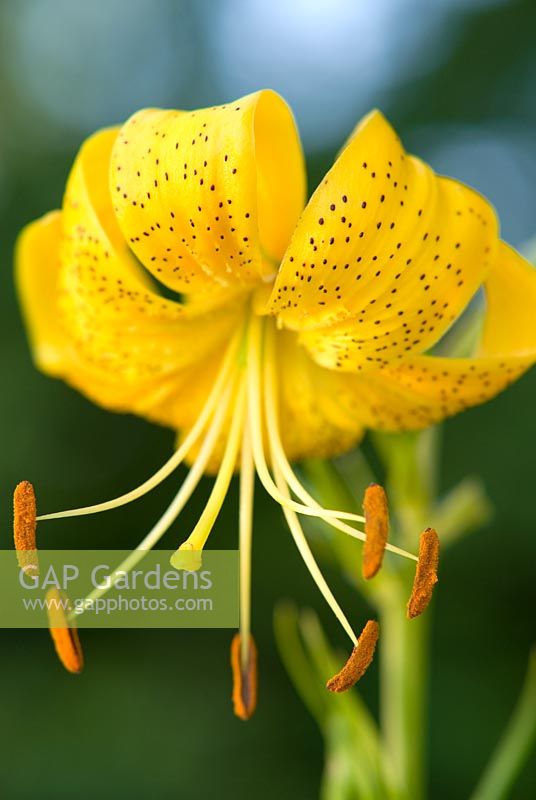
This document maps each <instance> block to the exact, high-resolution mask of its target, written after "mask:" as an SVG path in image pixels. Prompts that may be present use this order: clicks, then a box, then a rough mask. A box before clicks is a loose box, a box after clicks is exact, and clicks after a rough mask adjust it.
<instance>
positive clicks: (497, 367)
mask: <svg viewBox="0 0 536 800" xmlns="http://www.w3.org/2000/svg"><path fill="white" fill-rule="evenodd" d="M305 194H306V189H305V175H304V163H303V156H302V151H301V147H300V142H299V139H298V134H297V131H296V127H295V124H294V121H293V118H292V115H291V112H290V110H289V109H288V107H287V105H286V104H285V102H284V101H283V100H282V99H281V98H280V97H279V96H278V95H276V94H275V93H273V92H271V91H262V92H258V93H256V94H252V95H249V96H247V97H244V98H242V99H241V100H238V101H236V102H235V103H231V104H229V105H225V106H220V107H217V108H209V109H202V110H197V111H192V112H185V111H162V110H154V109H151V110H144V111H140V112H139V113H137V114H135V115H134V116H133V117H131V119H130V120H128V122H126V123H125V125H123V127H121V128H116V129H115V128H114V129H110V130H104V131H101V132H99V133H97V134H95V135H94V136H93V137H91V138H90V139H89V140H88V141H87V142H86V143H85V144H84V145H83V147H82V149H81V151H80V153H79V154H78V156H77V158H76V161H75V164H74V166H73V169H72V172H71V175H70V178H69V181H68V185H67V190H66V194H65V199H64V203H63V207H62V210H61V211H54V212H52V213H50V214H48V215H47V216H45V217H44V218H43V219H41V220H38V221H37V222H34V223H32V224H31V225H29V226H28V227H27V228H26V229H25V231H24V232H23V234H22V235H21V238H20V241H19V245H18V251H17V280H18V287H19V292H20V296H21V300H22V305H23V307H24V312H25V317H26V321H27V325H28V329H29V333H30V338H31V343H32V348H33V353H34V358H35V361H36V363H37V365H38V367H39V368H40V369H41V370H43V371H44V372H46V373H48V374H49V375H53V376H56V377H60V378H62V379H64V380H65V381H67V382H68V383H69V384H70V385H72V386H74V387H75V388H77V389H78V390H80V391H81V392H82V393H83V394H85V395H86V396H87V397H89V398H90V399H92V400H93V401H94V402H96V403H98V404H99V405H101V406H103V407H105V408H107V409H110V410H113V411H120V412H130V413H134V414H138V415H140V416H142V417H145V418H146V419H149V420H151V421H154V422H157V423H160V424H163V425H166V426H169V427H170V428H173V429H174V430H176V431H178V432H180V434H179V440H178V446H177V450H176V452H175V453H174V454H173V455H172V457H171V458H170V459H169V461H168V462H167V463H166V464H165V465H164V466H163V467H162V468H161V469H160V470H159V471H158V472H157V473H156V475H154V476H153V477H151V478H149V479H148V480H147V481H146V482H145V483H144V484H143V485H142V486H141V487H138V488H137V489H134V490H133V491H131V492H129V493H127V494H126V495H123V496H122V497H120V498H116V499H115V500H111V501H108V502H105V503H101V504H98V505H96V506H90V507H87V508H82V509H74V510H70V511H64V512H59V513H57V514H47V515H43V516H41V517H39V519H52V518H58V517H66V516H76V515H79V514H85V513H94V512H97V511H103V510H106V509H109V508H114V507H116V506H118V505H121V504H123V503H126V502H129V501H131V500H134V499H136V498H138V497H140V496H141V495H142V494H144V493H145V492H146V491H149V490H150V489H151V488H153V487H154V486H156V485H157V484H158V483H159V482H160V481H161V480H163V479H164V478H165V477H167V476H168V475H169V474H170V473H171V472H172V471H173V470H174V469H175V468H176V467H177V466H178V465H179V463H181V462H182V461H184V460H187V461H188V463H189V464H190V465H191V468H190V472H189V473H188V476H187V478H186V479H185V481H184V482H183V484H182V486H181V487H180V490H179V492H178V494H177V496H176V498H175V499H174V501H173V502H172V504H171V506H170V507H169V508H168V509H167V511H166V512H165V514H164V515H163V517H162V518H161V519H160V520H159V521H158V522H157V524H156V525H155V527H154V528H153V530H152V531H151V532H150V533H149V534H148V535H147V536H146V537H145V539H144V540H143V541H142V542H141V544H140V545H139V547H138V549H137V550H136V551H135V554H134V556H133V557H132V559H131V560H130V562H129V563H130V565H133V563H135V562H136V559H138V560H139V558H141V557H142V555H143V551H144V550H145V549H147V548H150V547H152V546H154V545H155V544H156V542H157V541H158V540H159V539H160V537H161V536H162V535H163V534H164V533H165V531H166V530H168V528H169V527H170V525H171V524H172V523H173V522H174V520H175V519H176V517H177V515H178V513H179V512H180V510H181V509H182V508H183V507H184V505H185V503H186V502H187V500H188V498H189V497H190V495H191V494H192V492H193V491H194V489H195V487H196V485H197V483H198V482H199V480H200V478H201V476H202V475H203V474H204V473H213V474H215V475H216V479H215V482H214V488H213V490H212V493H211V495H210V498H209V501H208V504H207V506H206V508H205V510H204V511H203V514H202V516H201V518H200V520H199V522H198V524H197V525H196V527H195V530H194V531H193V532H192V534H191V536H190V537H189V538H188V539H187V541H186V542H184V543H182V545H181V547H180V548H179V550H178V551H177V553H176V554H175V557H174V559H173V563H174V564H175V566H178V567H185V566H187V567H189V568H193V567H196V566H198V564H199V558H200V552H201V550H202V548H203V546H204V544H205V542H206V540H207V537H208V535H209V533H210V530H211V528H212V526H213V524H214V522H215V520H216V517H217V515H218V512H219V510H220V508H221V505H222V503H223V500H224V498H225V495H226V492H227V489H228V486H229V483H230V481H231V478H232V475H233V473H234V471H235V470H236V469H237V468H238V469H239V470H240V490H241V499H240V524H239V528H240V535H239V538H240V552H241V579H242V580H241V606H242V607H241V636H240V653H241V657H240V661H241V667H242V670H243V674H244V675H246V676H247V674H248V664H249V663H250V650H251V648H250V646H249V643H250V641H251V638H250V599H249V594H250V551H251V535H252V513H253V487H254V477H255V472H256V473H257V475H258V476H259V478H260V481H261V483H262V484H263V486H264V487H265V489H266V490H267V491H268V492H269V494H270V495H271V496H272V497H273V498H274V499H275V500H276V501H277V502H278V503H280V504H281V506H282V507H283V510H284V513H285V516H286V519H287V522H288V525H289V527H290V530H291V532H292V535H293V536H294V539H295V541H296V544H297V546H298V548H299V550H300V553H301V554H302V556H303V558H304V560H305V562H306V564H307V566H308V567H309V569H310V571H311V574H312V576H313V578H314V580H315V581H316V582H317V584H318V586H319V588H320V590H321V591H322V593H323V595H324V597H325V598H326V600H327V601H328V603H329V604H330V606H331V607H332V608H333V610H334V612H335V614H336V616H337V617H338V619H339V620H340V622H341V624H342V625H343V627H344V629H345V630H346V632H347V633H348V635H349V636H350V639H351V640H352V642H353V644H354V645H356V644H357V642H358V637H357V636H356V634H355V633H354V631H353V629H352V626H351V625H350V623H349V622H348V620H347V618H346V617H345V615H344V613H343V612H342V610H341V608H340V607H339V606H338V604H337V602H336V600H335V598H334V597H333V595H332V593H331V591H330V589H329V587H328V585H327V584H326V582H325V580H324V578H323V577H322V574H321V572H320V570H319V568H318V566H317V564H316V562H315V560H314V558H313V555H312V553H311V551H310V549H309V546H308V544H307V541H306V539H305V536H304V534H303V531H302V528H301V525H300V522H299V518H298V514H308V515H312V516H318V517H321V518H322V519H324V520H325V521H326V522H328V523H329V524H330V525H332V526H334V527H335V528H337V529H338V530H340V531H341V532H344V533H346V534H349V535H351V536H354V537H355V538H358V539H362V540H363V539H364V538H365V534H364V533H363V532H362V531H360V530H358V529H357V528H355V526H354V525H350V524H349V523H350V522H352V523H355V522H358V523H359V522H364V521H365V520H364V518H363V517H359V516H356V515H352V514H349V513H346V514H345V513H343V512H339V511H337V510H332V509H324V508H322V507H321V506H320V505H319V504H318V503H317V502H316V501H315V499H314V498H313V497H311V495H310V494H309V493H308V492H307V491H306V490H305V488H304V487H303V486H302V484H301V483H300V482H299V480H298V478H297V476H296V474H295V472H294V470H293V468H292V466H291V462H293V461H296V460H299V459H301V458H304V457H309V456H334V455H337V454H339V453H343V452H345V451H347V450H349V449H350V448H352V447H353V446H354V445H355V444H356V443H358V442H359V440H360V439H361V437H362V436H363V433H364V431H365V430H366V429H367V428H373V429H379V430H390V431H396V430H408V429H418V428H422V427H425V426H428V425H431V424H432V423H435V422H438V421H439V420H442V419H444V418H445V417H447V416H449V415H451V414H455V413H457V412H458V411H460V410H462V409H464V408H467V407H469V406H472V405H475V404H478V403H481V402H483V401H485V400H488V399H489V398H491V397H493V396H494V395H495V394H497V393H498V392H499V391H501V390H502V389H504V388H505V387H506V386H507V385H508V384H509V383H511V382H512V381H513V380H514V379H516V378H517V377H518V376H519V375H521V373H522V372H523V371H525V370H526V369H527V368H528V367H529V365H530V364H532V362H533V361H534V359H535V356H536V326H535V324H534V308H535V304H536V275H535V273H534V271H533V269H532V267H531V266H530V265H529V264H528V263H527V262H526V261H525V260H524V259H523V258H522V257H521V256H520V255H519V254H518V253H516V252H515V251H514V250H512V249H511V248H510V247H508V246H507V245H506V244H504V243H503V242H502V241H501V240H500V239H499V234H498V223H497V219H496V216H495V213H494V211H493V209H492V208H491V206H490V205H489V203H487V202H486V200H485V199H484V198H482V197H481V196H480V195H479V194H477V193H476V192H475V191H473V190H472V189H469V188H468V187H466V186H464V185H462V184H460V183H458V182H457V181H454V180H450V179H448V178H444V177H440V176H437V175H436V174H435V173H434V172H433V171H432V170H431V169H430V167H428V166H427V165H425V164H424V163H423V162H422V161H420V160H419V159H417V158H415V157H413V156H409V155H407V154H406V153H405V151H404V149H403V147H402V145H401V143H400V141H399V139H398V137H397V135H396V133H395V132H394V131H393V129H392V128H391V126H390V125H389V123H388V122H387V121H386V120H385V118H384V117H383V116H382V114H381V113H380V112H378V111H373V112H372V113H371V114H369V115H368V116H367V117H365V118H364V119H363V120H362V121H361V123H360V124H359V125H358V126H357V128H356V129H355V131H354V132H353V134H352V135H351V137H350V139H349V140H348V142H347V144H346V146H345V147H344V149H343V150H342V152H341V154H340V155H339V157H338V159H337V160H336V162H335V164H334V166H333V167H332V168H331V170H330V171H329V172H328V174H327V175H326V177H325V179H324V180H323V181H322V183H321V184H320V186H319V187H318V188H317V189H316V191H315V192H314V194H313V195H312V197H311V199H310V200H309V201H308V203H307V204H305ZM480 287H483V288H484V292H485V295H486V317H485V323H484V329H483V334H482V338H481V342H480V345H479V350H478V353H477V354H476V355H475V356H474V357H473V358H444V357H436V356H433V355H429V354H427V351H429V350H430V349H431V348H432V347H433V345H435V344H436V343H437V342H438V340H439V339H440V338H441V337H442V336H443V334H444V333H445V332H446V331H447V330H448V329H449V328H450V326H451V325H452V324H453V322H454V321H455V320H456V319H457V318H458V317H459V315H460V314H461V312H462V311H463V310H464V309H465V307H466V306H467V304H468V302H469V301H470V299H471V298H472V297H473V296H474V294H475V293H476V292H477V290H479V289H480ZM171 292H174V293H176V296H175V297H174V298H173V299H170V293H171ZM387 549H390V550H391V551H394V552H397V553H399V554H401V555H405V556H407V557H410V558H413V559H415V560H416V557H415V556H413V555H412V554H408V553H405V552H404V551H402V550H400V549H399V548H396V547H394V546H393V545H390V544H387ZM250 683H251V681H250ZM243 705H244V708H246V709H247V714H246V711H244V709H242V713H243V715H248V714H249V713H250V710H251V709H250V706H251V702H249V701H248V703H246V702H244V704H243Z"/></svg>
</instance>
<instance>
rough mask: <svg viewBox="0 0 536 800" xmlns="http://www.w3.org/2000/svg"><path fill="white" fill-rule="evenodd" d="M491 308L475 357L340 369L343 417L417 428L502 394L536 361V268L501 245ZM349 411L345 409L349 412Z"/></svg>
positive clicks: (489, 288)
mask: <svg viewBox="0 0 536 800" xmlns="http://www.w3.org/2000/svg"><path fill="white" fill-rule="evenodd" d="M485 292H486V300H487V313H486V319H485V325H484V332H483V337H482V343H481V346H480V349H479V352H478V354H477V356H476V357H474V358H439V357H436V356H428V355H416V356H408V357H407V358H406V359H404V360H403V361H400V362H399V363H397V364H393V365H391V364H389V365H387V366H385V367H380V368H379V369H372V370H370V371H368V372H367V373H366V374H360V375H350V374H348V373H342V372H339V373H337V375H338V377H339V381H340V383H339V384H338V385H337V384H336V383H335V384H334V392H335V397H336V399H337V403H338V404H339V406H340V419H341V420H343V419H351V417H352V415H355V417H356V418H359V419H360V420H362V421H363V423H364V424H365V425H367V427H370V428H374V429H377V430H381V429H383V430H393V431H394V430H402V429H404V430H411V429H419V428H422V427H426V426H428V425H430V424H432V423H435V422H439V421H440V420H442V419H444V418H445V417H448V416H451V415H453V414H456V413H458V412H459V411H462V410H463V409H466V408H469V407H470V406H474V405H478V404H480V403H483V402H485V401H486V400H489V399H490V398H492V397H494V396H495V395H497V394H498V393H499V392H501V391H502V390H503V389H505V388H506V387H507V386H508V385H510V384H511V383H512V382H513V381H515V380H516V379H517V378H518V377H519V376H520V375H521V374H522V373H523V372H525V371H526V370H527V369H528V368H529V367H530V366H531V365H532V364H533V363H534V362H535V361H536V324H535V321H534V309H535V308H536V270H535V269H534V268H533V267H532V266H531V265H530V264H529V263H528V262H527V261H525V259H523V258H522V257H521V256H520V255H519V254H518V253H516V252H515V250H513V249H512V248H510V247H508V246H507V245H505V244H503V243H501V245H500V250H499V256H498V258H497V260H496V263H495V264H494V266H493V268H492V269H491V271H490V273H489V276H488V278H487V281H486V283H485ZM343 412H344V413H343Z"/></svg>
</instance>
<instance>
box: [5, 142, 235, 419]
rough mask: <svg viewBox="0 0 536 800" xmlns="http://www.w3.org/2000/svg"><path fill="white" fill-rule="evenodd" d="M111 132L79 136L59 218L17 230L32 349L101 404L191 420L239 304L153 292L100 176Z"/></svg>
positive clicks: (51, 369) (42, 363) (51, 368)
mask: <svg viewBox="0 0 536 800" xmlns="http://www.w3.org/2000/svg"><path fill="white" fill-rule="evenodd" d="M116 135H117V132H116V131H115V130H109V131H103V132H101V133H99V134H96V135H95V136H94V137H92V138H91V139H89V140H88V141H87V142H86V144H85V145H84V146H83V148H82V150H81V152H80V154H79V156H78V158H77V159H76V162H75V165H74V167H73V170H72V173H71V176H70V178H69V182H68V186H67V192H66V196H65V202H64V207H63V210H62V212H61V215H60V213H59V212H58V213H56V214H54V215H49V216H48V217H47V218H45V220H43V221H38V222H36V223H33V224H32V225H31V226H29V227H28V229H27V230H26V232H25V233H24V234H23V235H22V237H21V240H20V243H19V247H18V275H19V281H18V282H19V287H20V290H21V297H22V301H23V305H24V307H25V311H26V316H27V319H28V321H29V327H30V330H31V333H32V343H33V347H34V352H35V354H36V359H37V361H38V363H39V365H40V366H42V367H43V368H44V369H45V370H46V371H48V372H51V373H53V374H56V375H61V376H62V377H64V378H65V379H66V380H67V381H69V382H70V383H71V384H73V385H74V386H76V387H77V388H78V389H79V390H81V391H82V392H83V393H84V394H86V395H87V396H88V397H90V398H91V399H92V400H93V401H95V402H97V403H99V404H100V405H103V406H105V407H106V408H110V409H114V410H121V411H132V412H135V413H138V414H141V415H143V416H147V417H149V418H151V419H155V420H157V421H159V422H162V423H165V424H168V425H171V426H179V425H182V424H189V423H190V422H191V412H190V408H191V406H192V404H193V405H194V406H195V407H196V410H197V407H198V405H199V402H198V400H199V398H198V395H202V396H204V394H205V393H206V391H208V387H209V385H210V377H211V376H213V375H214V372H215V370H216V368H217V364H218V360H219V358H220V356H221V353H222V352H223V349H224V348H225V346H226V343H227V342H228V341H229V337H230V335H231V333H232V332H233V331H234V330H236V328H237V326H238V325H240V324H241V319H242V314H243V310H244V306H243V302H242V301H241V300H240V298H238V299H236V300H235V302H234V303H233V304H232V305H221V304H216V305H215V307H213V308H208V309H207V308H206V307H203V306H199V305H194V306H193V307H190V306H185V305H182V304H181V303H179V302H174V301H173V300H169V299H166V298H164V297H162V296H161V295H160V294H159V293H158V291H157V289H156V287H155V286H154V285H153V282H152V279H151V277H150V276H148V275H147V274H146V272H145V270H144V269H143V268H142V267H141V266H140V265H139V264H138V263H137V262H136V259H135V258H134V257H133V256H132V254H131V253H130V251H129V249H128V246H127V245H126V244H125V242H124V239H123V237H122V234H121V231H120V230H119V228H118V225H117V222H116V220H115V217H114V213H113V209H112V206H111V202H110V195H109V192H108V188H107V186H108V184H107V180H106V177H107V174H108V169H109V163H110V153H111V149H112V146H113V143H114V141H115V138H116ZM60 320H61V322H60Z"/></svg>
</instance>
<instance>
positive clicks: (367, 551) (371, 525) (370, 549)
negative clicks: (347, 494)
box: [363, 483, 389, 581]
mask: <svg viewBox="0 0 536 800" xmlns="http://www.w3.org/2000/svg"><path fill="white" fill-rule="evenodd" d="M363 508H364V510H365V535H366V537H367V539H366V542H365V546H364V548H363V577H364V578H365V580H367V581H368V580H370V578H373V577H374V576H375V575H376V573H377V572H378V570H379V569H380V567H381V565H382V561H383V554H384V552H385V545H386V544H387V535H388V533H389V506H388V505H387V495H386V494H385V490H384V489H383V487H382V486H380V485H379V484H378V483H371V484H370V486H368V487H367V489H366V491H365V498H364V500H363Z"/></svg>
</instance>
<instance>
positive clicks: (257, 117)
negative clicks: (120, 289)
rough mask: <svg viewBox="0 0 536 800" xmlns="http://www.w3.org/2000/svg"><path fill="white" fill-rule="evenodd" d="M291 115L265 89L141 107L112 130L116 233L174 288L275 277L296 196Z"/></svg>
mask: <svg viewBox="0 0 536 800" xmlns="http://www.w3.org/2000/svg"><path fill="white" fill-rule="evenodd" d="M304 175H305V172H304V166H303V156H302V152H301V147H300V143H299V138H298V135H297V132H296V127H295V125H294V121H293V118H292V115H291V112H290V110H289V108H288V106H287V105H286V104H285V102H284V101H283V100H282V98H280V97H279V96H278V95H277V94H275V93H274V92H271V91H263V92H258V93H256V94H251V95H248V96H247V97H244V98H242V99H241V100H238V101H236V102H235V103H232V104H230V105H226V106H219V107H215V108H207V109H202V110H199V111H192V112H185V111H161V110H151V109H149V110H145V111H140V112H139V113H137V114H135V115H134V116H133V117H132V118H131V119H130V120H129V121H128V122H127V123H126V124H125V125H124V126H123V128H122V129H121V132H120V134H119V137H118V139H117V143H116V146H115V148H114V152H113V158H112V167H111V174H110V181H111V183H110V186H111V191H112V195H113V201H114V208H115V211H116V213H117V218H118V220H119V224H120V226H121V229H122V231H123V234H124V236H125V238H126V239H127V240H128V242H129V243H130V245H131V247H132V249H133V251H134V252H135V253H136V255H137V256H138V258H139V259H140V260H141V261H142V263H143V264H144V265H145V267H146V268H147V269H148V270H149V271H151V272H152V273H153V274H154V275H155V276H156V277H157V278H158V280H159V281H161V282H162V283H164V284H165V285H166V286H168V287H170V288H172V289H175V290H177V291H180V292H185V293H188V292H204V291H210V290H211V289H213V288H214V287H218V286H220V287H221V286H223V287H233V286H234V287H236V286H239V287H240V286H243V287H251V286H252V285H254V284H255V283H256V282H258V281H259V280H260V279H269V278H270V277H272V276H273V275H274V274H275V271H276V268H277V264H278V262H279V260H280V258H281V257H282V255H283V253H284V251H285V248H286V246H287V244H288V241H289V239H290V235H291V233H292V230H293V229H294V226H295V224H296V221H297V219H298V216H299V214H300V213H301V211H302V208H303V204H304V195H305V178H304Z"/></svg>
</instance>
